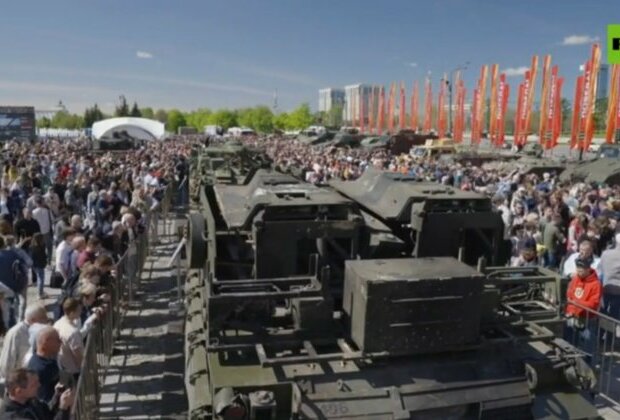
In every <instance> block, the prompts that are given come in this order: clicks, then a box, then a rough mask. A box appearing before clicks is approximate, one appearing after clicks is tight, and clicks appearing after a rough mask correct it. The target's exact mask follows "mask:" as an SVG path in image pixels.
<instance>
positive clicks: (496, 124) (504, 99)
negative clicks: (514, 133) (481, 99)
mask: <svg viewBox="0 0 620 420" xmlns="http://www.w3.org/2000/svg"><path fill="white" fill-rule="evenodd" d="M495 94H496V98H495V101H494V102H495V106H496V109H495V112H493V113H491V115H492V118H491V121H490V125H491V127H492V130H491V131H490V134H491V135H490V137H491V142H492V143H493V144H494V145H495V146H498V147H500V146H501V145H503V144H504V139H505V116H506V108H507V106H508V95H509V94H510V87H509V86H508V84H507V83H506V75H505V74H504V73H502V74H501V75H500V76H499V82H498V85H497V88H496V92H495Z"/></svg>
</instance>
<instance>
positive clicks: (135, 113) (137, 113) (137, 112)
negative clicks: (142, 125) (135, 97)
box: [129, 102, 142, 117]
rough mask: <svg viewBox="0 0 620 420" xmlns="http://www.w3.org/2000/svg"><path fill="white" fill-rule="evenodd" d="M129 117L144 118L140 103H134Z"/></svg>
mask: <svg viewBox="0 0 620 420" xmlns="http://www.w3.org/2000/svg"><path fill="white" fill-rule="evenodd" d="M129 115H131V116H132V117H141V116H142V112H140V108H138V103H137V102H134V103H133V106H132V107H131V111H130V112H129Z"/></svg>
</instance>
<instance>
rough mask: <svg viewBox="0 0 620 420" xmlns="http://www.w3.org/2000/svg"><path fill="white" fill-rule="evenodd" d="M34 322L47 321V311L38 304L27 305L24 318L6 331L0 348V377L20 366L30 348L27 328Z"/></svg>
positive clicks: (6, 375) (5, 376) (4, 376)
mask: <svg viewBox="0 0 620 420" xmlns="http://www.w3.org/2000/svg"><path fill="white" fill-rule="evenodd" d="M35 323H42V324H44V323H47V312H46V311H45V308H44V307H43V306H41V305H39V304H36V305H31V306H28V308H26V316H25V317H24V320H23V321H21V322H18V323H17V324H15V325H14V326H13V327H11V328H10V329H9V330H8V331H7V333H6V335H5V337H4V341H3V343H2V350H0V377H2V378H7V377H8V375H9V372H10V371H11V370H13V369H17V368H19V367H21V366H22V362H23V360H24V357H25V356H26V353H28V349H29V348H30V344H29V331H28V330H29V328H30V326H31V325H33V324H35Z"/></svg>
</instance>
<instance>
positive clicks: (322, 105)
mask: <svg viewBox="0 0 620 420" xmlns="http://www.w3.org/2000/svg"><path fill="white" fill-rule="evenodd" d="M335 106H344V90H343V89H336V88H325V89H319V112H329V111H331V109H332V108H333V107H335Z"/></svg>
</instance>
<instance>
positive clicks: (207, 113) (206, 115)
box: [185, 108, 211, 132]
mask: <svg viewBox="0 0 620 420" xmlns="http://www.w3.org/2000/svg"><path fill="white" fill-rule="evenodd" d="M210 118H211V110H210V109H208V108H199V109H197V110H195V111H192V112H189V113H187V114H186V115H185V121H186V122H187V125H189V126H191V127H194V128H195V129H196V130H198V131H199V132H202V130H204V128H205V126H206V125H208V124H209V119H210Z"/></svg>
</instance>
